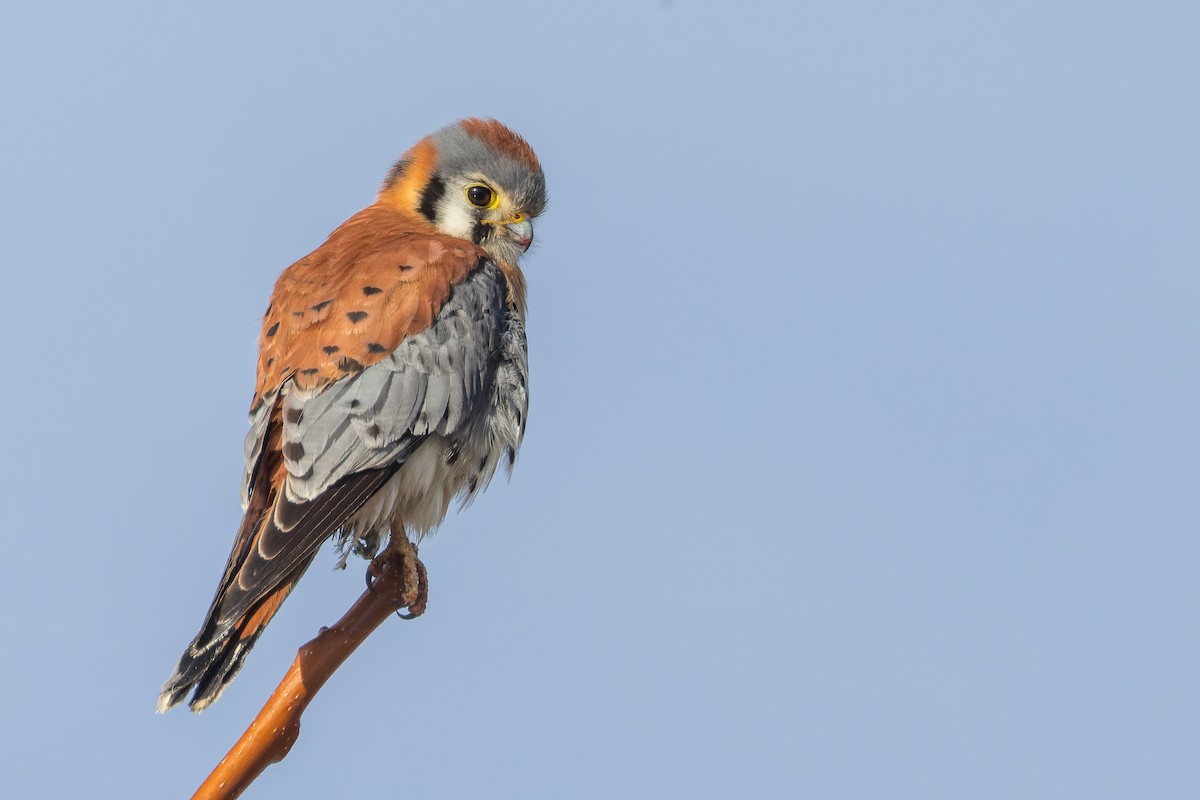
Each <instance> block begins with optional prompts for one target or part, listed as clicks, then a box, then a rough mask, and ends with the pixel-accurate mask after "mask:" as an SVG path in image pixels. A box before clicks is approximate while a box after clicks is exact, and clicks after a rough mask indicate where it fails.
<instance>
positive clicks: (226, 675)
mask: <svg viewBox="0 0 1200 800" xmlns="http://www.w3.org/2000/svg"><path fill="white" fill-rule="evenodd" d="M311 563H312V556H311V555H310V556H309V557H308V558H307V559H305V560H304V561H303V562H302V563H301V564H300V565H299V566H298V567H297V569H296V570H295V571H294V572H293V573H292V574H291V575H290V576H288V578H287V579H286V580H284V581H282V582H281V583H280V585H279V587H278V588H277V589H276V590H275V591H273V592H271V593H270V594H268V595H267V596H266V597H264V598H263V599H262V600H261V601H259V602H258V603H256V604H255V605H254V606H253V607H252V608H251V609H250V610H249V611H248V612H246V614H245V615H243V616H242V617H241V619H239V620H238V621H237V622H235V623H234V624H233V625H224V626H221V625H218V624H217V618H218V615H219V608H220V605H221V600H222V593H220V592H218V594H217V597H215V598H214V599H213V604H212V607H211V608H209V610H208V616H207V617H206V618H205V620H204V626H203V627H201V629H200V633H198V634H196V638H195V639H193V640H192V643H191V644H190V645H188V647H187V649H186V650H184V651H183V655H182V656H181V657H180V659H179V665H178V666H176V667H175V672H174V673H172V675H171V677H170V678H168V679H167V682H166V683H164V684H163V687H162V692H161V693H160V694H159V696H158V712H159V713H160V714H161V713H162V712H164V711H166V710H168V709H169V708H171V707H172V706H174V705H176V704H178V703H179V702H181V701H182V700H183V699H184V698H185V697H187V696H188V694H189V693H191V694H192V699H191V700H189V701H188V706H189V707H191V709H192V711H203V710H204V709H205V708H207V707H208V706H209V705H210V704H211V703H213V702H215V701H216V699H217V698H218V697H220V696H221V692H223V691H224V690H225V687H226V686H228V685H229V683H230V682H231V681H232V680H233V679H234V678H235V677H236V676H237V674H238V670H240V669H241V668H242V662H243V661H245V660H246V655H247V654H248V653H249V652H250V648H252V647H254V643H255V642H256V641H258V637H259V636H261V635H262V632H263V629H264V628H266V627H267V623H268V622H270V621H271V618H272V617H274V616H275V612H277V611H278V610H279V607H280V606H281V605H282V604H283V601H284V600H285V599H286V598H287V596H288V595H289V594H291V592H292V587H293V586H295V585H296V581H298V580H300V576H301V575H303V574H304V571H305V570H306V569H308V565H309V564H311Z"/></svg>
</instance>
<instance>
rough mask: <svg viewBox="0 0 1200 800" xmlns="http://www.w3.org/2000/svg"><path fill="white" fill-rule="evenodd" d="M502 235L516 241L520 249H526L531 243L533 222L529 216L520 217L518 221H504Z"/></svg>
mask: <svg viewBox="0 0 1200 800" xmlns="http://www.w3.org/2000/svg"><path fill="white" fill-rule="evenodd" d="M503 227H504V235H505V236H507V237H508V238H509V239H511V240H512V241H514V242H516V243H517V247H520V248H521V250H528V249H529V245H531V244H533V223H532V222H530V221H529V217H521V219H520V220H519V221H515V222H506V223H504V226H503Z"/></svg>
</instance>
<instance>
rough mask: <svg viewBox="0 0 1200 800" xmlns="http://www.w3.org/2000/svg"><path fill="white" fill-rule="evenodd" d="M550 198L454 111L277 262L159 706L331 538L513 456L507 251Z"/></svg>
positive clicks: (515, 252)
mask: <svg viewBox="0 0 1200 800" xmlns="http://www.w3.org/2000/svg"><path fill="white" fill-rule="evenodd" d="M545 205H546V185H545V180H544V178H543V177H542V168H541V165H540V164H539V163H538V159H537V156H536V155H534V152H533V149H532V148H530V146H529V144H528V143H527V142H526V141H525V140H524V139H522V138H521V137H520V136H518V135H517V134H515V133H513V132H512V131H511V130H509V129H508V128H506V127H505V126H504V125H502V124H501V123H499V122H497V121H495V120H481V119H467V120H463V121H461V122H458V123H456V124H453V125H450V126H448V127H446V128H443V129H442V130H440V131H438V132H437V133H435V134H433V135H432V136H429V137H426V138H425V139H423V140H421V141H420V142H418V143H417V144H416V146H414V147H413V148H412V149H411V150H409V151H408V152H407V153H405V154H404V155H403V156H402V157H401V159H400V161H399V162H397V163H396V165H395V167H393V168H392V170H391V172H390V173H389V174H388V176H387V179H386V180H385V181H384V184H383V188H382V189H381V190H380V192H379V196H378V198H377V199H376V201H375V203H374V204H372V205H370V206H368V207H367V208H365V209H363V210H362V211H360V212H359V213H357V214H355V215H354V216H353V217H351V218H350V219H348V220H347V221H346V222H345V223H343V224H342V226H341V227H339V228H338V229H337V230H335V231H334V232H333V233H332V234H331V235H330V236H329V239H328V240H326V242H325V243H324V244H323V245H321V246H320V247H319V248H317V249H316V250H315V251H313V252H312V253H310V254H309V255H307V256H305V257H304V258H302V259H301V260H299V261H297V262H296V263H295V264H293V265H292V266H290V267H288V268H287V269H286V270H284V272H283V274H282V275H281V276H280V277H279V281H278V282H277V283H276V284H275V291H274V293H273V294H272V296H271V302H270V305H268V307H267V313H266V315H265V316H264V317H263V323H262V333H261V336H260V339H259V357H258V380H257V384H256V386H255V390H254V399H253V402H252V403H251V407H250V432H249V434H248V435H247V436H246V472H245V476H244V479H243V482H242V508H243V509H244V511H245V517H244V518H243V519H242V524H241V527H240V528H239V530H238V533H237V538H236V539H235V540H234V543H233V552H232V553H230V555H229V562H228V564H226V566H225V574H224V575H223V576H222V578H221V583H220V585H219V586H218V587H217V593H216V596H215V597H214V598H213V601H212V606H211V607H210V608H209V610H208V616H207V617H205V619H204V625H203V626H202V627H201V628H200V632H199V633H198V634H197V635H196V638H195V639H194V640H193V641H192V643H191V644H190V645H189V646H188V648H187V650H186V651H184V654H183V657H182V658H180V660H179V666H178V667H176V669H175V673H174V674H173V675H172V676H171V677H170V679H168V680H167V682H166V683H165V684H164V685H163V688H162V694H161V695H160V697H159V701H158V709H159V711H165V710H167V709H168V708H170V707H171V706H174V705H175V704H176V703H179V702H180V701H181V700H183V699H184V698H185V697H187V696H188V694H191V700H190V701H189V705H190V706H191V707H192V709H193V710H194V711H200V710H202V709H204V708H205V707H206V706H208V705H209V704H210V703H212V702H213V701H214V700H216V699H217V698H218V697H219V696H220V694H221V691H222V690H223V689H224V688H225V686H226V685H227V684H228V683H229V682H230V681H231V680H233V678H234V676H235V675H236V674H237V672H238V669H239V668H240V667H241V666H242V662H243V660H245V658H246V654H247V653H248V652H249V650H250V648H251V647H252V646H253V645H254V642H255V640H257V639H258V636H259V634H261V633H262V631H263V628H265V627H266V625H267V623H268V622H270V620H271V618H272V617H273V616H274V615H275V612H276V611H278V609H279V606H280V604H281V603H282V602H283V601H284V599H285V598H286V597H287V596H288V593H289V592H291V590H292V587H293V586H295V585H296V581H298V580H299V579H300V576H301V575H303V574H304V571H305V570H306V569H307V568H308V565H309V564H311V563H312V560H313V556H314V555H315V553H316V551H317V549H318V547H320V545H321V543H322V542H324V541H325V540H326V539H328V538H330V537H331V536H333V535H334V534H336V535H337V537H338V543H339V545H340V546H341V548H342V552H343V556H342V563H343V564H344V563H345V559H346V557H347V555H348V554H349V553H350V552H354V553H357V554H359V555H363V556H366V557H370V556H373V555H374V554H375V553H376V552H377V551H378V550H379V548H380V546H381V545H383V544H384V543H385V542H386V541H389V540H391V541H397V540H398V537H404V536H409V535H411V536H414V537H420V536H422V535H424V534H425V533H427V532H429V531H431V530H432V529H433V528H435V527H437V525H438V524H439V523H440V522H441V521H442V519H443V518H444V517H445V516H446V510H447V509H448V508H449V505H450V502H451V500H452V499H454V498H455V497H459V498H461V499H462V502H463V503H464V504H465V503H467V502H469V501H470V500H471V499H472V498H473V497H474V496H475V494H476V493H477V492H478V491H479V490H480V489H482V488H483V487H485V486H486V485H487V483H488V481H489V480H490V479H491V477H492V474H493V473H494V472H495V470H496V467H497V465H498V464H499V463H500V462H501V461H505V462H506V465H507V467H508V468H509V469H510V470H511V469H512V465H513V461H514V460H515V458H516V453H517V449H518V448H519V447H520V445H521V438H522V436H523V435H524V431H525V416H526V411H527V410H528V396H527V393H526V378H527V363H528V361H527V356H526V349H525V324H524V318H525V278H524V276H523V275H522V273H521V270H520V267H519V266H518V261H519V259H520V257H521V256H522V255H523V254H524V253H525V251H526V250H528V249H529V245H530V243H531V242H532V240H533V219H534V218H535V217H537V216H538V215H539V214H541V213H542V210H543V209H544V208H545Z"/></svg>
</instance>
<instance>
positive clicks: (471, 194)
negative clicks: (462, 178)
mask: <svg viewBox="0 0 1200 800" xmlns="http://www.w3.org/2000/svg"><path fill="white" fill-rule="evenodd" d="M467 200H469V201H470V202H471V205H473V206H479V207H480V208H487V206H488V205H489V204H490V203H491V202H492V190H491V189H489V188H488V187H486V186H470V187H468V188H467Z"/></svg>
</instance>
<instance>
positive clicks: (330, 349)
mask: <svg viewBox="0 0 1200 800" xmlns="http://www.w3.org/2000/svg"><path fill="white" fill-rule="evenodd" d="M321 349H322V350H324V351H325V353H326V354H327V355H333V354H334V353H336V352H337V351H338V350H341V349H342V348H340V347H338V346H337V345H336V344H327V345H325V346H324V347H322V348H321Z"/></svg>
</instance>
